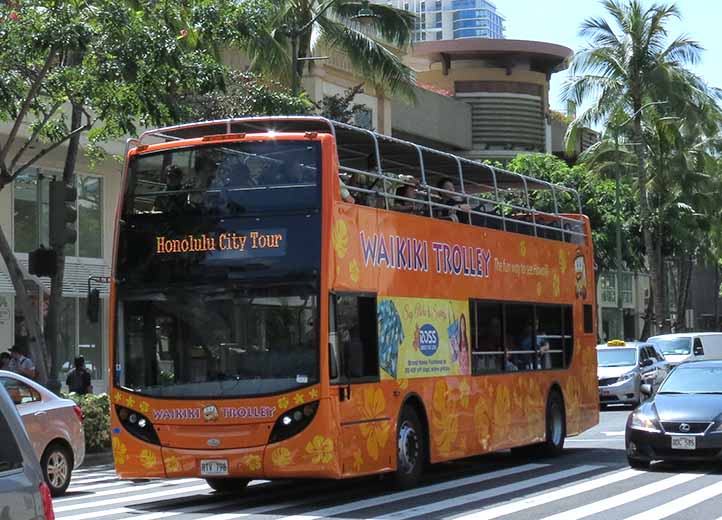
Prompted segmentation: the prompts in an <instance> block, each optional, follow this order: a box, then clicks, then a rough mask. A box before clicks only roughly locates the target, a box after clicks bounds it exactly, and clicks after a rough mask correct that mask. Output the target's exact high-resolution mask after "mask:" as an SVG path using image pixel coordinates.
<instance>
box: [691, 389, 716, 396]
mask: <svg viewBox="0 0 722 520" xmlns="http://www.w3.org/2000/svg"><path fill="white" fill-rule="evenodd" d="M693 393H695V394H712V395H722V392H718V391H713V390H710V391H703V392H693Z"/></svg>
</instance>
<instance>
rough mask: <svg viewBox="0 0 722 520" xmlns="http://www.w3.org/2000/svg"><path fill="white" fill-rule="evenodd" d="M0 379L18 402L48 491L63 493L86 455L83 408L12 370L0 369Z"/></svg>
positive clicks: (12, 397)
mask: <svg viewBox="0 0 722 520" xmlns="http://www.w3.org/2000/svg"><path fill="white" fill-rule="evenodd" d="M0 383H2V385H3V386H4V387H5V390H7V392H8V394H9V395H10V398H11V399H12V401H13V402H14V403H15V405H16V406H17V410H18V412H19V413H20V416H21V417H22V420H23V423H24V424H25V429H26V431H27V433H28V436H29V437H30V442H32V444H33V448H34V449H35V454H36V455H37V457H38V459H40V466H41V468H42V470H43V476H44V478H45V482H47V483H48V486H50V492H51V493H52V495H53V496H54V497H56V496H60V495H62V494H63V493H65V490H66V489H67V488H68V485H70V477H71V475H72V472H73V469H74V468H77V467H78V466H80V464H82V462H83V458H84V457H85V432H84V431H83V412H82V411H81V410H80V408H79V407H78V406H77V405H76V404H75V403H74V402H73V401H71V400H70V399H61V398H60V397H58V396H56V395H55V394H53V393H52V392H51V391H50V390H48V389H47V388H45V387H44V386H42V385H40V384H38V383H36V382H35V381H32V380H30V379H28V378H26V377H23V376H21V375H19V374H16V373H14V372H7V371H4V370H0Z"/></svg>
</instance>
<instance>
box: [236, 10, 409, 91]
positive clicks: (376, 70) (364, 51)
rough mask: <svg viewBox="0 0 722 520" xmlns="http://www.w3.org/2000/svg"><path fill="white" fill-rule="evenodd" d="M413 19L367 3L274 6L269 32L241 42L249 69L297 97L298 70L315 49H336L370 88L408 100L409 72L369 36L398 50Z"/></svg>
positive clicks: (300, 71) (406, 36) (404, 45)
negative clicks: (276, 81) (282, 84)
mask: <svg viewBox="0 0 722 520" xmlns="http://www.w3.org/2000/svg"><path fill="white" fill-rule="evenodd" d="M414 20H415V16H414V15H413V14H412V13H409V12H407V11H404V10H400V9H395V8H393V7H390V6H386V5H377V4H369V2H368V0H362V1H358V0H326V1H320V0H277V1H276V2H274V3H273V8H272V12H271V16H270V19H269V27H270V28H271V29H270V30H268V31H267V32H266V33H265V34H261V33H256V34H254V35H253V37H252V38H248V39H247V40H246V41H245V42H243V44H244V47H246V49H245V50H246V51H248V53H249V54H250V57H251V59H252V62H253V63H252V68H253V69H255V70H257V71H259V72H261V73H267V74H271V75H273V76H275V77H277V78H279V79H281V80H284V81H285V82H287V83H289V84H290V85H291V88H292V91H293V92H294V93H295V92H298V89H299V85H300V80H301V78H302V77H303V73H304V65H305V63H306V61H308V58H309V57H311V56H312V55H313V53H314V51H315V50H316V49H318V48H319V46H321V45H323V46H324V47H325V48H328V49H338V50H339V51H341V52H343V53H345V54H346V56H348V59H349V60H350V62H351V64H352V65H353V66H354V68H356V69H357V71H358V72H359V73H361V75H362V76H363V77H365V78H367V80H368V81H370V82H371V83H372V84H374V85H381V86H384V87H387V88H388V89H389V90H390V91H391V92H395V93H399V94H402V95H406V96H407V97H413V94H412V90H411V84H412V82H413V72H412V70H411V69H410V68H409V67H407V66H406V65H404V64H403V63H402V61H401V59H400V58H399V57H398V56H397V55H396V54H394V53H393V52H392V51H391V50H389V49H387V48H386V47H385V46H384V45H383V44H381V43H380V42H379V41H377V40H376V39H375V38H374V37H372V36H371V35H372V34H376V35H378V36H379V38H380V39H381V40H385V41H387V42H389V43H390V44H391V45H394V46H396V47H398V48H404V47H406V46H407V45H409V44H410V43H411V37H412V30H413V25H414Z"/></svg>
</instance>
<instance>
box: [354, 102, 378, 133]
mask: <svg viewBox="0 0 722 520" xmlns="http://www.w3.org/2000/svg"><path fill="white" fill-rule="evenodd" d="M353 122H354V124H355V125H356V126H358V127H359V128H365V129H367V130H372V129H373V124H374V111H373V110H371V109H370V108H366V107H364V108H360V109H359V110H357V111H356V113H355V114H354V116H353Z"/></svg>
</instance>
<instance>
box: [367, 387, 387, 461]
mask: <svg viewBox="0 0 722 520" xmlns="http://www.w3.org/2000/svg"><path fill="white" fill-rule="evenodd" d="M385 410H386V400H385V399H384V393H383V392H382V391H381V389H380V388H367V389H365V390H364V402H363V406H362V408H361V412H362V414H363V418H364V419H369V420H370V419H378V418H379V417H382V416H383V414H384V411H385ZM360 427H361V435H363V436H364V438H365V439H366V451H368V454H369V456H370V457H371V458H372V459H374V460H378V458H379V448H383V447H385V446H386V442H387V441H388V440H389V429H390V426H389V423H388V421H375V422H369V423H362V424H361V425H360Z"/></svg>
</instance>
